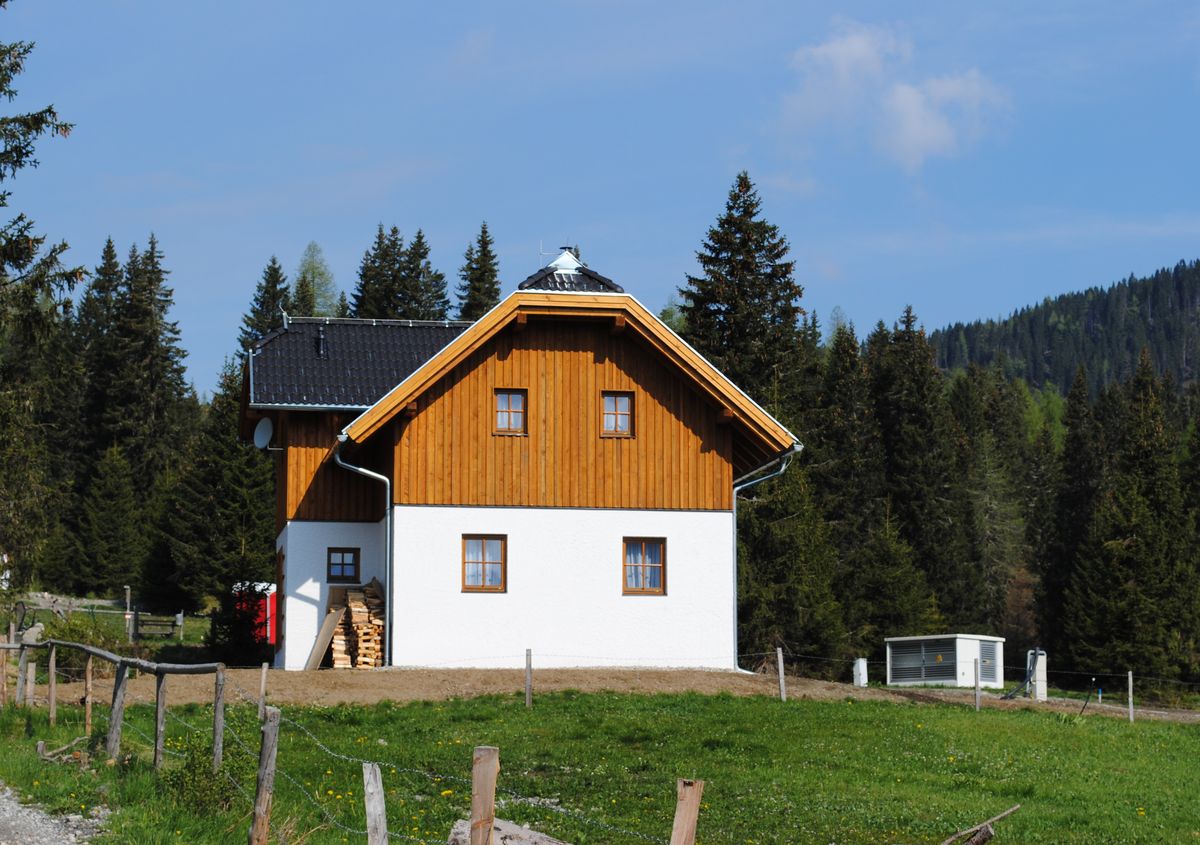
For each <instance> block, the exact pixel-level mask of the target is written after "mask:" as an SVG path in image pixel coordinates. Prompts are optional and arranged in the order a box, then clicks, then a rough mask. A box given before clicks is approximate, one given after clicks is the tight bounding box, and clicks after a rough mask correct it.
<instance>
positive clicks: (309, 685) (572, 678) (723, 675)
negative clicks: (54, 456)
mask: <svg viewBox="0 0 1200 845" xmlns="http://www.w3.org/2000/svg"><path fill="white" fill-rule="evenodd" d="M225 677H226V691H225V700H226V701H227V702H229V703H239V702H246V701H253V702H257V701H258V684H259V677H260V670H258V669H229V670H227V671H226V673H225ZM533 685H534V692H535V694H536V693H546V692H557V691H561V690H568V689H570V690H579V691H581V692H622V693H642V694H653V693H681V692H697V693H701V694H704V695H716V694H718V693H728V694H730V695H741V696H745V695H765V696H777V695H778V694H779V682H778V680H777V679H776V678H775V677H774V676H773V675H761V674H752V673H748V672H721V671H712V670H695V669H540V670H537V671H535V672H534V676H533ZM95 689H96V696H97V701H100V702H104V703H107V702H108V701H109V700H110V699H111V697H112V679H111V678H97V679H96V682H95ZM524 689H525V673H524V672H523V671H522V670H520V669H370V670H356V669H355V670H352V669H343V670H334V669H319V670H316V671H313V672H285V671H282V670H275V669H273V670H270V671H269V672H268V677H267V701H268V703H270V704H279V705H285V706H286V705H293V706H294V705H316V706H330V705H335V704H374V703H376V702H380V701H437V700H444V699H448V698H472V697H475V696H480V695H497V694H498V695H508V694H512V693H516V692H521V691H523V690H524ZM58 690H59V692H58V694H59V697H60V700H61V701H76V700H81V699H82V696H83V685H82V684H79V683H71V684H59V687H58ZM787 691H788V698H789V699H800V700H803V699H811V700H816V701H841V700H844V699H846V698H848V697H853V698H856V699H858V700H860V701H894V702H905V701H909V702H918V703H926V704H960V705H970V704H971V703H973V701H974V692H973V691H972V690H957V689H935V688H922V689H912V688H909V689H903V690H899V689H881V688H879V687H866V688H863V687H855V686H852V685H850V684H842V683H835V682H832V681H820V680H814V679H812V678H797V677H789V678H788V679H787ZM39 692H42V690H39ZM127 694H128V697H129V699H130V700H131V701H133V702H139V703H150V702H152V701H154V678H153V676H149V675H144V674H143V675H140V676H138V677H136V678H133V679H132V680H130V682H129V689H128V693H127ZM212 698H213V676H212V675H172V676H171V677H170V678H169V679H168V681H167V701H168V703H169V704H171V705H176V704H188V703H194V704H207V703H209V702H211V701H212ZM983 706H984V707H987V708H998V709H1006V710H1007V709H1021V708H1031V709H1039V710H1050V711H1054V712H1060V713H1064V714H1076V713H1079V711H1080V708H1081V707H1082V702H1080V701H1074V700H1068V699H1052V700H1051V701H1048V702H1045V703H1041V704H1039V703H1035V702H1032V701H1030V700H1028V699H1024V698H1021V699H1015V700H1013V701H1005V700H1003V699H1001V698H1000V697H999V696H998V695H996V694H995V693H985V694H984V696H983ZM1086 712H1087V714H1088V715H1092V714H1103V715H1108V716H1113V717H1116V718H1124V717H1125V715H1126V712H1127V711H1126V710H1125V708H1124V707H1118V706H1113V705H1105V706H1104V707H1102V708H1101V707H1099V706H1097V705H1096V703H1095V702H1094V701H1093V702H1092V703H1090V704H1089V705H1088V708H1087V711H1086ZM1137 718H1139V719H1145V718H1151V719H1170V720H1172V721H1181V722H1200V713H1196V712H1192V711H1179V710H1173V711H1172V710H1165V709H1143V708H1141V707H1139V708H1138V710H1137Z"/></svg>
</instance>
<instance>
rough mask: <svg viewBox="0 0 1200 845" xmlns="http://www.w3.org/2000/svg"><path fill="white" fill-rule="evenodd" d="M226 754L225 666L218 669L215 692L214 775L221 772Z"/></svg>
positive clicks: (222, 665)
mask: <svg viewBox="0 0 1200 845" xmlns="http://www.w3.org/2000/svg"><path fill="white" fill-rule="evenodd" d="M224 753H225V666H224V664H221V665H220V666H218V667H217V674H216V682H215V684H214V690H213V774H214V775H215V774H216V773H217V772H219V771H220V770H221V757H222V755H223V754H224Z"/></svg>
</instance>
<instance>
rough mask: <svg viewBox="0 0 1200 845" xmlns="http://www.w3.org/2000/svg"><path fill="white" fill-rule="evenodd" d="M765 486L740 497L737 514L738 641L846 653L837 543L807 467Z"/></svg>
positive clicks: (815, 669) (809, 653) (746, 647)
mask: <svg viewBox="0 0 1200 845" xmlns="http://www.w3.org/2000/svg"><path fill="white" fill-rule="evenodd" d="M762 487H766V488H767V489H766V490H759V491H758V496H757V497H756V498H754V499H752V500H749V501H747V502H745V503H743V504H742V505H741V508H740V517H741V519H740V520H739V522H738V559H739V566H738V622H739V634H738V647H739V649H740V650H741V651H742V652H743V653H745V652H766V651H773V650H774V649H775V648H777V647H782V648H784V649H785V651H787V652H788V653H790V654H793V655H797V656H798V658H799V657H800V656H804V657H817V658H833V657H844V656H847V655H846V653H845V652H846V637H845V628H844V627H843V623H842V609H841V607H840V605H839V604H838V601H837V599H836V597H835V596H834V593H833V577H834V568H835V565H836V563H835V555H834V550H833V548H832V546H830V544H829V540H828V535H827V533H826V530H825V523H824V521H823V520H822V519H821V515H820V512H819V510H818V509H817V507H816V505H815V503H814V502H813V499H812V492H811V489H810V487H809V484H808V479H807V478H806V477H805V473H804V470H803V469H802V468H800V467H795V466H794V467H792V468H791V469H789V470H788V471H787V473H785V474H784V475H783V476H782V477H781V478H779V479H777V480H774V481H768V482H766V483H765V484H763V485H762ZM800 662H801V663H804V665H805V666H806V671H807V672H810V673H816V674H822V675H824V674H828V673H829V672H830V668H831V664H829V663H827V662H824V661H817V662H806V661H804V660H803V659H801V660H800Z"/></svg>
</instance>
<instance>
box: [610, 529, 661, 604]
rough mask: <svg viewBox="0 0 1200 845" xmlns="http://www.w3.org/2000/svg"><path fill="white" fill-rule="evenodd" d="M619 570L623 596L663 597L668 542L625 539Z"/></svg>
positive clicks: (657, 538) (650, 539) (647, 539)
mask: <svg viewBox="0 0 1200 845" xmlns="http://www.w3.org/2000/svg"><path fill="white" fill-rule="evenodd" d="M621 569H622V581H621V585H622V587H621V588H622V591H623V592H624V593H625V595H651V596H662V595H666V592H667V541H666V540H665V539H663V538H662V537H626V538H625V558H624V561H623V563H622V566H621Z"/></svg>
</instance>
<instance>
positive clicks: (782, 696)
mask: <svg viewBox="0 0 1200 845" xmlns="http://www.w3.org/2000/svg"><path fill="white" fill-rule="evenodd" d="M775 668H776V670H777V671H778V672H779V700H780V701H787V681H785V680H784V679H783V649H782V648H776V649H775Z"/></svg>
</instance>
